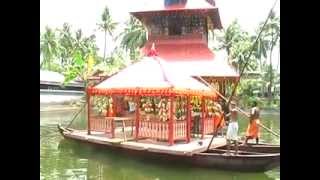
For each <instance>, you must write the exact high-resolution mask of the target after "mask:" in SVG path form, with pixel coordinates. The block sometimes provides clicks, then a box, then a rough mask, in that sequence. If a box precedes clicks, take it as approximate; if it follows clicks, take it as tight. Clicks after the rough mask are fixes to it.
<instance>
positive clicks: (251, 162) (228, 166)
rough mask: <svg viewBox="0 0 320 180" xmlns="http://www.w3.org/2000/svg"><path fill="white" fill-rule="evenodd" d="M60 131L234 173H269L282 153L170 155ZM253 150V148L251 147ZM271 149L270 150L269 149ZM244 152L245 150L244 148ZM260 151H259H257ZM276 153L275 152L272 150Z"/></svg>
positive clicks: (123, 150) (168, 160) (155, 157)
mask: <svg viewBox="0 0 320 180" xmlns="http://www.w3.org/2000/svg"><path fill="white" fill-rule="evenodd" d="M59 131H60V133H61V134H62V136H63V137H64V138H65V139H68V140H72V141H75V142H81V143H84V144H89V145H91V146H95V147H98V148H105V149H108V150H114V151H117V152H121V153H125V154H126V155H130V156H133V157H143V158H144V159H150V160H156V161H162V162H166V163H171V162H174V163H181V164H185V165H191V166H195V167H202V168H211V169H221V170H232V171H244V172H260V171H267V170H270V169H273V168H275V167H278V166H279V165H280V153H267V154H256V155H252V154H249V155H242V154H239V155H237V156H225V155H223V154H221V153H220V154H219V153H211V152H209V153H205V152H201V153H194V154H191V155H190V154H186V155H181V154H168V153H166V152H162V153H161V152H153V151H146V150H141V149H134V148H123V147H121V146H119V145H116V144H101V143H95V142H92V141H88V140H85V139H81V138H76V137H74V136H71V135H70V134H68V133H65V131H66V130H65V129H62V128H60V127H59ZM251 149H253V147H251ZM269 149H270V148H269ZM242 150H245V149H244V148H242ZM257 151H259V150H257ZM271 151H275V150H271Z"/></svg>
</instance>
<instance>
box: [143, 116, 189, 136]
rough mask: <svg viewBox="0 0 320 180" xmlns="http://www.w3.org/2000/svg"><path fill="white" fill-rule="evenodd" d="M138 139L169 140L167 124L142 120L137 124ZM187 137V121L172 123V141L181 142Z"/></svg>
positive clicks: (166, 122)
mask: <svg viewBox="0 0 320 180" xmlns="http://www.w3.org/2000/svg"><path fill="white" fill-rule="evenodd" d="M139 137H145V138H151V139H157V140H168V139H169V122H168V121H165V122H163V121H155V120H151V121H150V120H149V121H148V120H142V121H141V122H140V123H139ZM186 137H187V121H186V120H178V121H174V122H173V139H174V140H181V139H186Z"/></svg>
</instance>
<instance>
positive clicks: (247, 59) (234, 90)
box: [227, 0, 278, 107]
mask: <svg viewBox="0 0 320 180" xmlns="http://www.w3.org/2000/svg"><path fill="white" fill-rule="evenodd" d="M277 2H278V0H276V1H275V2H274V4H273V6H272V8H271V9H270V12H269V15H268V17H267V19H266V20H265V22H264V24H263V26H262V28H261V30H260V32H259V34H258V36H257V38H256V40H255V41H254V43H253V44H252V46H251V49H250V53H249V55H248V56H247V57H246V58H245V64H244V66H243V67H242V69H241V71H240V75H239V78H238V80H237V81H236V84H235V85H234V88H233V91H232V93H231V96H230V98H229V100H228V101H227V107H229V104H230V101H231V99H232V97H233V96H234V94H235V92H236V90H237V87H238V84H239V82H240V78H241V76H242V74H243V72H244V70H245V69H246V66H247V65H248V64H249V59H250V57H251V55H252V52H253V49H254V47H255V46H256V44H257V42H258V40H259V39H260V36H261V34H262V31H263V30H264V27H265V26H266V24H267V22H268V20H269V18H270V16H271V14H272V12H273V9H274V7H275V6H276V4H277Z"/></svg>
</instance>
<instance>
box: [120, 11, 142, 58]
mask: <svg viewBox="0 0 320 180" xmlns="http://www.w3.org/2000/svg"><path fill="white" fill-rule="evenodd" d="M126 25H127V26H126V28H125V29H124V31H123V32H122V33H120V35H119V36H118V37H117V38H120V37H121V43H120V45H121V47H122V48H124V49H125V50H126V51H129V52H130V59H131V60H136V50H137V49H138V48H141V47H142V46H143V45H144V44H145V43H146V41H147V31H146V29H145V27H144V26H143V25H142V23H141V22H140V21H139V20H138V19H136V18H134V17H132V16H131V17H130V20H129V21H128V22H127V23H126Z"/></svg>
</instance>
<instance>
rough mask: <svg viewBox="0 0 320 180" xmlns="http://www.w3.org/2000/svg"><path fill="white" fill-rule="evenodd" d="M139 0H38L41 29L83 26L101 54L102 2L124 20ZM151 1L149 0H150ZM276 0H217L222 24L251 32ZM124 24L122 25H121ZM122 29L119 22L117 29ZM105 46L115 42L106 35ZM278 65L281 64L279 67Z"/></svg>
mask: <svg viewBox="0 0 320 180" xmlns="http://www.w3.org/2000/svg"><path fill="white" fill-rule="evenodd" d="M139 1H140V0H40V31H41V32H43V31H44V29H45V26H49V27H51V28H60V27H62V24H63V23H64V22H68V23H69V24H71V26H72V29H73V30H74V31H75V30H77V29H82V31H83V33H84V34H85V35H91V34H95V35H96V41H97V45H98V47H99V49H100V50H99V54H101V56H102V55H103V46H104V33H103V32H101V31H99V30H98V29H97V23H98V22H100V19H101V14H102V12H103V10H104V7H105V6H108V7H109V10H110V13H111V16H112V18H113V19H114V21H116V22H119V23H120V24H123V23H124V22H125V21H126V20H127V19H129V11H130V7H134V3H138V2H139ZM150 1H152V0H150ZM274 2H275V0H216V6H217V7H218V8H219V12H220V18H221V21H222V25H223V27H227V26H228V25H229V24H230V23H231V22H232V21H233V20H235V19H237V20H238V22H239V24H240V25H241V27H242V28H243V29H244V30H246V31H248V32H249V33H253V32H254V31H255V30H256V28H257V25H258V24H259V23H260V22H262V21H265V19H266V18H267V16H268V13H269V11H270V9H271V7H272V5H273V4H274ZM275 12H276V13H277V15H279V14H280V0H278V3H277V5H276V7H275ZM122 27H123V26H122ZM119 32H121V26H120V27H119V28H118V29H117V31H116V33H119ZM107 42H110V43H107V49H109V50H111V49H112V48H113V46H114V43H113V42H112V39H111V38H109V39H108V41H107ZM278 56H279V51H278V48H276V50H275V51H274V54H273V64H275V65H277V63H278ZM279 69H280V68H279Z"/></svg>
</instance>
